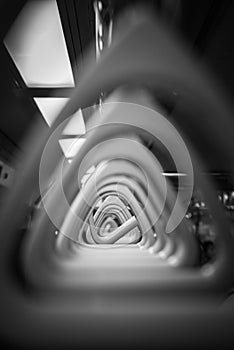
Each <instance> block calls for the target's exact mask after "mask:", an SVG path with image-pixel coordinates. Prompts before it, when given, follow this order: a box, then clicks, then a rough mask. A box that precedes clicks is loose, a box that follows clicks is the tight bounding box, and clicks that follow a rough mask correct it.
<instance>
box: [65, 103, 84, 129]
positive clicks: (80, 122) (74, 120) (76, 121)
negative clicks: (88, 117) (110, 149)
mask: <svg viewBox="0 0 234 350" xmlns="http://www.w3.org/2000/svg"><path fill="white" fill-rule="evenodd" d="M85 132H86V130H85V123H84V118H83V114H82V110H81V109H78V111H77V112H76V113H75V114H73V116H72V117H71V118H70V119H69V122H68V123H67V125H66V126H65V128H64V130H63V135H84V134H85Z"/></svg>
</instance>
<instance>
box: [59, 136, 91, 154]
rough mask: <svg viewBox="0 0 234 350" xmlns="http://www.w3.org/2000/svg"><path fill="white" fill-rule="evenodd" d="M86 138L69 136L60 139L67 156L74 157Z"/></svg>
mask: <svg viewBox="0 0 234 350" xmlns="http://www.w3.org/2000/svg"><path fill="white" fill-rule="evenodd" d="M85 140H86V139H85V138H82V137H80V138H69V139H61V140H59V144H60V147H61V148H62V151H63V154H64V156H65V157H66V158H74V157H75V156H76V154H77V153H78V152H79V150H80V148H81V147H82V145H83V144H84V142H85Z"/></svg>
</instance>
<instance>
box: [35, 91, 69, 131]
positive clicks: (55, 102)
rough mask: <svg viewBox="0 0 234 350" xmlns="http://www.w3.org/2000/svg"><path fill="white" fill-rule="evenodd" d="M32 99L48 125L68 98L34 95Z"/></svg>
mask: <svg viewBox="0 0 234 350" xmlns="http://www.w3.org/2000/svg"><path fill="white" fill-rule="evenodd" d="M33 99H34V101H35V102H36V104H37V106H38V108H39V110H40V112H41V113H42V115H43V118H44V119H45V121H46V123H47V124H48V125H49V126H51V125H52V124H53V122H54V120H55V119H56V117H57V116H58V114H59V113H60V112H61V110H62V109H63V107H64V106H65V104H66V103H67V102H68V100H69V98H67V97H34V98H33Z"/></svg>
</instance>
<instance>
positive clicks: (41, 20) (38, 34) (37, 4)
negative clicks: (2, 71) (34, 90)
mask: <svg viewBox="0 0 234 350" xmlns="http://www.w3.org/2000/svg"><path fill="white" fill-rule="evenodd" d="M4 43H5V46H6V48H7V50H8V51H9V53H10V55H11V57H12V59H13V60H14V62H15V64H16V66H17V68H18V70H19V71H20V73H21V75H22V77H23V79H24V81H25V83H26V85H27V86H29V87H73V86H74V78H73V74H72V68H71V64H70V60H69V56H68V52H67V47H66V43H65V38H64V35H63V29H62V25H61V21H60V17H59V11H58V7H57V3H56V0H47V1H28V2H27V3H26V5H25V6H24V7H23V9H22V11H21V12H20V14H19V15H18V17H17V19H16V21H15V22H14V23H13V25H12V27H11V29H10V31H9V32H8V34H7V36H6V38H5V40H4Z"/></svg>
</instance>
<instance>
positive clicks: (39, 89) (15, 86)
mask: <svg viewBox="0 0 234 350" xmlns="http://www.w3.org/2000/svg"><path fill="white" fill-rule="evenodd" d="M45 1H49V0H45ZM138 2H139V1H133V0H131V1H123V0H121V1H116V0H112V1H111V0H109V3H111V6H112V8H113V16H114V17H113V18H114V19H115V16H118V14H119V13H121V10H123V8H124V7H126V5H135V4H136V3H138ZM148 2H149V3H150V4H151V5H153V6H154V8H155V11H158V12H159V13H160V15H161V16H164V17H165V18H166V20H167V21H168V22H170V23H172V22H175V23H174V27H173V28H177V30H179V31H180V32H181V33H182V35H183V36H184V37H185V39H186V41H187V43H188V45H189V46H191V48H192V49H194V51H196V52H197V53H198V55H199V56H200V57H201V58H202V59H204V60H205V61H206V62H207V64H208V66H209V68H210V70H211V71H213V73H214V75H215V76H216V77H217V79H218V80H219V81H220V84H222V85H223V87H224V88H225V89H226V91H227V94H229V95H230V96H231V97H232V94H233V91H234V70H233V68H232V64H233V58H234V40H233V35H234V21H233V18H234V3H233V2H232V1H228V0H225V1H218V0H206V1H203V0H199V1H198V0H196V1H194V0H191V1H186V0H181V1H180V0H178V1H170V0H164V1H163V0H161V1H159V0H157V1H153V0H149V1H148ZM25 3H26V1H17V2H15V1H13V0H12V1H9V0H7V1H6V0H4V1H1V4H0V16H1V20H0V37H1V44H0V58H1V61H0V63H1V84H0V94H1V117H0V145H1V152H0V156H1V157H2V158H5V159H6V160H7V161H11V160H12V158H13V156H12V155H13V153H14V152H15V151H19V152H24V153H27V150H26V149H23V147H22V144H21V140H22V138H23V136H24V135H25V133H26V132H27V130H28V129H29V127H30V125H31V124H32V123H33V122H34V121H35V120H37V121H38V122H39V123H40V124H41V125H43V127H44V128H47V127H48V125H47V123H46V121H45V120H44V119H43V118H42V113H41V109H40V108H38V105H37V103H36V100H35V99H33V98H39V99H40V98H43V97H48V96H50V95H51V93H52V92H53V90H54V87H53V86H46V84H44V86H43V85H42V86H36V85H35V86H33V85H32V86H31V87H29V84H28V85H27V83H26V82H25V79H23V77H22V74H20V71H19V69H18V68H19V67H17V66H16V63H15V61H14V60H13V59H12V57H11V56H10V55H9V51H8V50H7V49H6V46H5V45H4V44H3V40H4V38H5V37H6V34H7V33H8V32H9V30H10V28H11V27H12V24H13V23H14V21H15V19H16V18H17V16H18V14H19V13H20V12H21V10H22V9H23V8H24V6H25ZM42 3H43V2H42ZM103 3H107V0H105V1H103ZM144 3H145V2H144ZM56 4H57V8H58V13H59V18H60V21H61V25H62V31H63V33H64V39H65V43H66V47H67V53H68V57H69V60H70V62H71V72H72V76H73V78H74V83H75V84H78V83H79V72H80V71H81V70H82V64H83V62H84V60H85V52H86V50H87V48H91V51H92V53H93V59H95V41H94V38H95V34H94V33H95V29H94V25H95V24H94V23H95V22H94V10H93V1H91V0H89V1H78V0H77V1H76V0H57V2H56ZM172 4H173V5H172ZM42 25H43V24H41V26H42ZM32 36H33V33H32ZM72 85H73V84H72V83H71V84H70V85H69V84H67V85H66V86H62V85H61V86H56V93H57V94H58V95H59V96H60V97H63V98H66V97H67V96H69V94H70V92H71V90H72V89H73V87H72ZM204 132H206V131H204ZM192 138H194V139H196V131H195V132H194V134H193V135H192ZM214 142H215V140H214ZM201 147H203V148H204V151H206V144H205V143H204V144H203V145H201ZM208 156H209V157H207V159H209V162H210V163H209V164H208V165H209V167H210V169H211V170H214V168H215V169H220V168H222V167H223V164H222V160H218V159H216V157H215V156H214V157H212V156H210V154H208Z"/></svg>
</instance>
